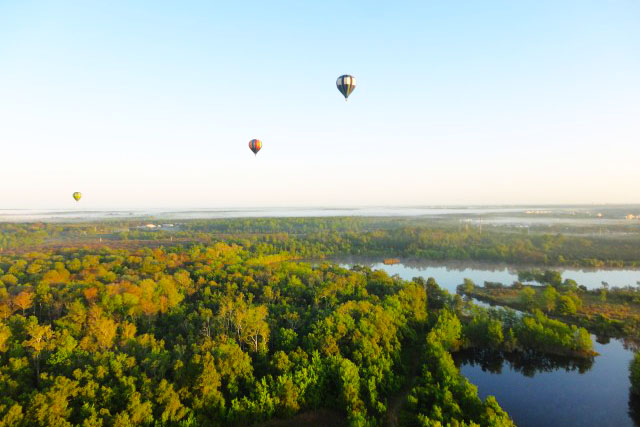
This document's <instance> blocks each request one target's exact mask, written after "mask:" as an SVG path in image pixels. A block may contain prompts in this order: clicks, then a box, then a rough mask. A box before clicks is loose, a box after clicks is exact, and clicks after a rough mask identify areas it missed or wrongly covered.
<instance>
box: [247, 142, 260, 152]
mask: <svg viewBox="0 0 640 427" xmlns="http://www.w3.org/2000/svg"><path fill="white" fill-rule="evenodd" d="M249 148H250V149H251V151H253V154H258V151H260V149H261V148H262V141H260V140H259V139H252V140H251V141H249Z"/></svg>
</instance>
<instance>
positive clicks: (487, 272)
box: [337, 258, 640, 293]
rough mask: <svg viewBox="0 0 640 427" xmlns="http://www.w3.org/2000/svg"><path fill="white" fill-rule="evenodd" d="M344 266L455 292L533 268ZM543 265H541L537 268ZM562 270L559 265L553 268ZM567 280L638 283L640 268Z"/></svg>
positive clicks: (575, 273)
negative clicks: (426, 281)
mask: <svg viewBox="0 0 640 427" xmlns="http://www.w3.org/2000/svg"><path fill="white" fill-rule="evenodd" d="M337 262H338V263H340V264H341V265H342V266H343V267H346V268H350V267H351V266H353V265H355V264H360V265H366V266H369V267H371V268H373V269H375V270H384V271H386V272H387V273H389V274H390V275H394V274H397V275H399V276H400V277H401V278H403V279H405V280H411V279H412V278H414V277H425V278H427V277H433V278H435V279H436V281H437V282H438V284H439V285H440V287H442V288H444V289H446V290H448V291H449V292H452V293H455V291H456V286H458V285H459V284H461V283H462V282H463V281H464V279H465V278H468V279H471V280H473V281H474V282H475V283H476V284H477V285H482V284H483V283H484V282H485V281H488V282H500V283H503V284H505V285H510V284H511V283H513V282H514V281H515V280H518V269H520V270H528V269H531V268H532V267H531V268H530V267H522V268H515V267H513V266H508V265H504V264H481V263H474V262H471V261H470V262H468V263H462V262H450V263H444V264H443V263H439V264H436V263H433V262H424V261H423V262H416V261H403V262H402V263H400V264H394V265H385V264H383V263H382V262H381V260H371V259H357V258H342V259H338V260H337ZM537 268H539V267H537ZM553 269H555V270H560V269H558V268H553ZM561 271H562V278H563V279H567V278H568V279H573V280H575V281H576V282H578V284H580V285H584V286H586V287H587V288H589V289H595V288H599V287H600V286H601V285H602V282H603V281H605V282H607V283H608V284H609V286H612V287H613V286H619V287H623V286H628V285H631V286H637V285H638V282H639V281H640V270H611V269H602V270H595V269H594V270H576V269H567V270H561Z"/></svg>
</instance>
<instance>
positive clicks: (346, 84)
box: [336, 74, 356, 100]
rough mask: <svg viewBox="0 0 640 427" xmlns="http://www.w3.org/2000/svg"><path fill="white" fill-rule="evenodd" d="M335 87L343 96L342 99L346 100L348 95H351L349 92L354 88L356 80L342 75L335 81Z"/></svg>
mask: <svg viewBox="0 0 640 427" xmlns="http://www.w3.org/2000/svg"><path fill="white" fill-rule="evenodd" d="M336 86H337V87H338V90H339V91H340V93H341V94H342V95H343V96H344V99H345V100H347V99H348V98H349V95H351V92H353V90H354V89H355V88H356V78H355V77H353V76H350V75H349V74H344V75H342V76H340V77H338V80H336Z"/></svg>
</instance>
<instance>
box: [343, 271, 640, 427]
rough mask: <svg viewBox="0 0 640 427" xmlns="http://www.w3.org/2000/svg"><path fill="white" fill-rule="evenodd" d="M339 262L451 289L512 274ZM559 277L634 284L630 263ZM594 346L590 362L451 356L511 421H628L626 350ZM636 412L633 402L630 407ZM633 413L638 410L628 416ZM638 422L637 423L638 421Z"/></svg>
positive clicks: (636, 274)
mask: <svg viewBox="0 0 640 427" xmlns="http://www.w3.org/2000/svg"><path fill="white" fill-rule="evenodd" d="M337 261H338V262H339V263H340V264H341V265H342V266H344V267H350V266H352V265H354V264H360V265H367V266H369V267H371V268H374V269H380V270H384V271H386V272H387V273H389V274H391V275H393V274H397V275H399V276H400V277H401V278H403V279H406V280H410V279H412V278H413V277H417V276H422V277H425V278H426V277H433V278H435V279H436V281H437V282H438V283H439V284H440V286H441V287H443V288H445V289H447V290H448V291H450V292H453V293H454V292H455V290H456V286H457V285H459V284H460V283H462V281H463V279H464V278H469V279H472V280H473V281H474V282H476V283H477V284H482V283H484V281H485V280H486V281H492V282H502V283H505V284H510V283H512V282H513V281H514V280H516V279H517V269H515V268H513V267H510V266H506V265H488V264H479V263H473V262H455V263H447V264H436V263H428V262H410V261H404V262H403V263H400V264H394V265H385V264H383V263H382V262H379V260H378V261H376V260H373V261H372V260H368V261H366V260H362V259H359V260H358V259H354V258H346V259H341V260H337ZM562 276H563V278H572V279H575V280H576V281H577V282H578V283H579V284H583V285H585V286H587V287H588V288H596V287H599V286H600V284H601V282H602V281H606V282H608V283H609V284H610V285H611V286H626V285H628V284H634V285H635V284H636V281H638V280H640V271H638V270H574V269H569V270H564V271H563V274H562ZM592 338H593V340H594V349H595V350H596V351H597V352H598V353H600V355H599V356H596V357H595V358H594V359H593V362H588V363H585V362H584V361H579V360H571V359H566V358H565V359H560V358H554V359H552V358H540V357H537V358H534V359H533V360H518V359H514V358H513V357H510V358H511V359H510V360H506V359H504V358H503V357H502V356H501V355H493V357H491V355H487V354H484V355H483V357H478V355H477V354H471V355H470V354H468V353H460V354H456V355H455V358H456V360H457V362H458V364H459V366H460V371H461V372H462V374H463V375H464V376H466V377H467V378H468V379H469V381H471V383H473V384H475V385H476V386H477V387H478V392H479V394H480V396H481V397H482V398H486V397H487V396H489V395H493V396H495V397H496V399H497V400H498V402H499V403H500V406H501V407H502V408H503V409H504V410H506V411H507V412H508V413H509V415H510V416H511V417H512V418H513V420H514V421H515V422H516V424H517V425H518V426H525V427H527V426H531V427H533V426H536V427H537V426H545V427H552V426H633V425H636V424H635V423H634V419H633V418H632V416H631V415H630V408H634V410H635V408H640V404H638V403H634V404H633V405H631V404H630V403H629V386H630V383H629V370H628V367H629V361H630V360H631V359H632V358H633V352H632V351H631V350H629V349H626V348H625V346H624V344H623V342H622V341H621V340H617V339H611V340H610V341H608V342H607V343H598V342H597V341H596V339H595V337H594V336H593V337H592ZM634 413H640V409H637V412H634ZM636 419H640V417H638V416H636ZM638 425H640V424H638Z"/></svg>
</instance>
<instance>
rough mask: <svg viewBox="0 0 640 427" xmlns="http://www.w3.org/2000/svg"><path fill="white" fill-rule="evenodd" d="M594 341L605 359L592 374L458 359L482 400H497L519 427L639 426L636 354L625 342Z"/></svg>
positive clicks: (567, 366) (546, 365) (545, 364)
mask: <svg viewBox="0 0 640 427" xmlns="http://www.w3.org/2000/svg"><path fill="white" fill-rule="evenodd" d="M593 339H594V347H595V350H596V351H597V352H598V353H600V356H597V357H595V359H594V361H593V364H592V365H591V366H590V367H586V368H585V367H584V366H576V365H575V364H573V363H571V362H564V363H563V362H556V363H553V361H551V362H550V361H549V360H543V361H539V362H538V363H536V362H535V361H532V362H531V363H521V361H508V360H504V359H501V358H499V357H498V358H494V360H489V361H488V362H487V361H486V360H482V359H481V360H479V359H478V358H474V357H464V356H462V355H459V356H457V357H456V358H457V359H458V362H459V363H460V372H461V373H462V374H463V375H464V376H465V377H467V378H468V379H469V381H470V382H471V383H473V384H475V385H476V386H477V387H478V393H479V395H480V397H482V398H483V399H484V398H486V397H487V396H489V395H493V396H495V397H496V399H497V400H498V402H499V403H500V406H501V407H502V408H503V409H504V410H505V411H507V412H508V413H509V415H510V416H511V417H512V419H513V420H514V421H515V422H516V424H517V425H518V426H521V427H527V426H531V427H534V426H546V427H552V426H618V427H622V426H634V425H636V424H635V423H634V420H633V418H632V417H631V416H630V414H629V410H630V403H629V386H630V383H629V370H628V366H629V362H630V360H631V359H632V358H633V352H632V351H630V350H627V349H625V348H624V345H623V343H622V341H620V340H616V339H612V340H611V341H610V342H609V343H608V344H600V343H598V342H596V341H595V337H593ZM500 366H501V369H500ZM497 368H498V369H497ZM581 370H583V372H580V371H581ZM632 406H633V407H634V408H635V407H637V406H638V405H637V403H635V404H634V405H632Z"/></svg>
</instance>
